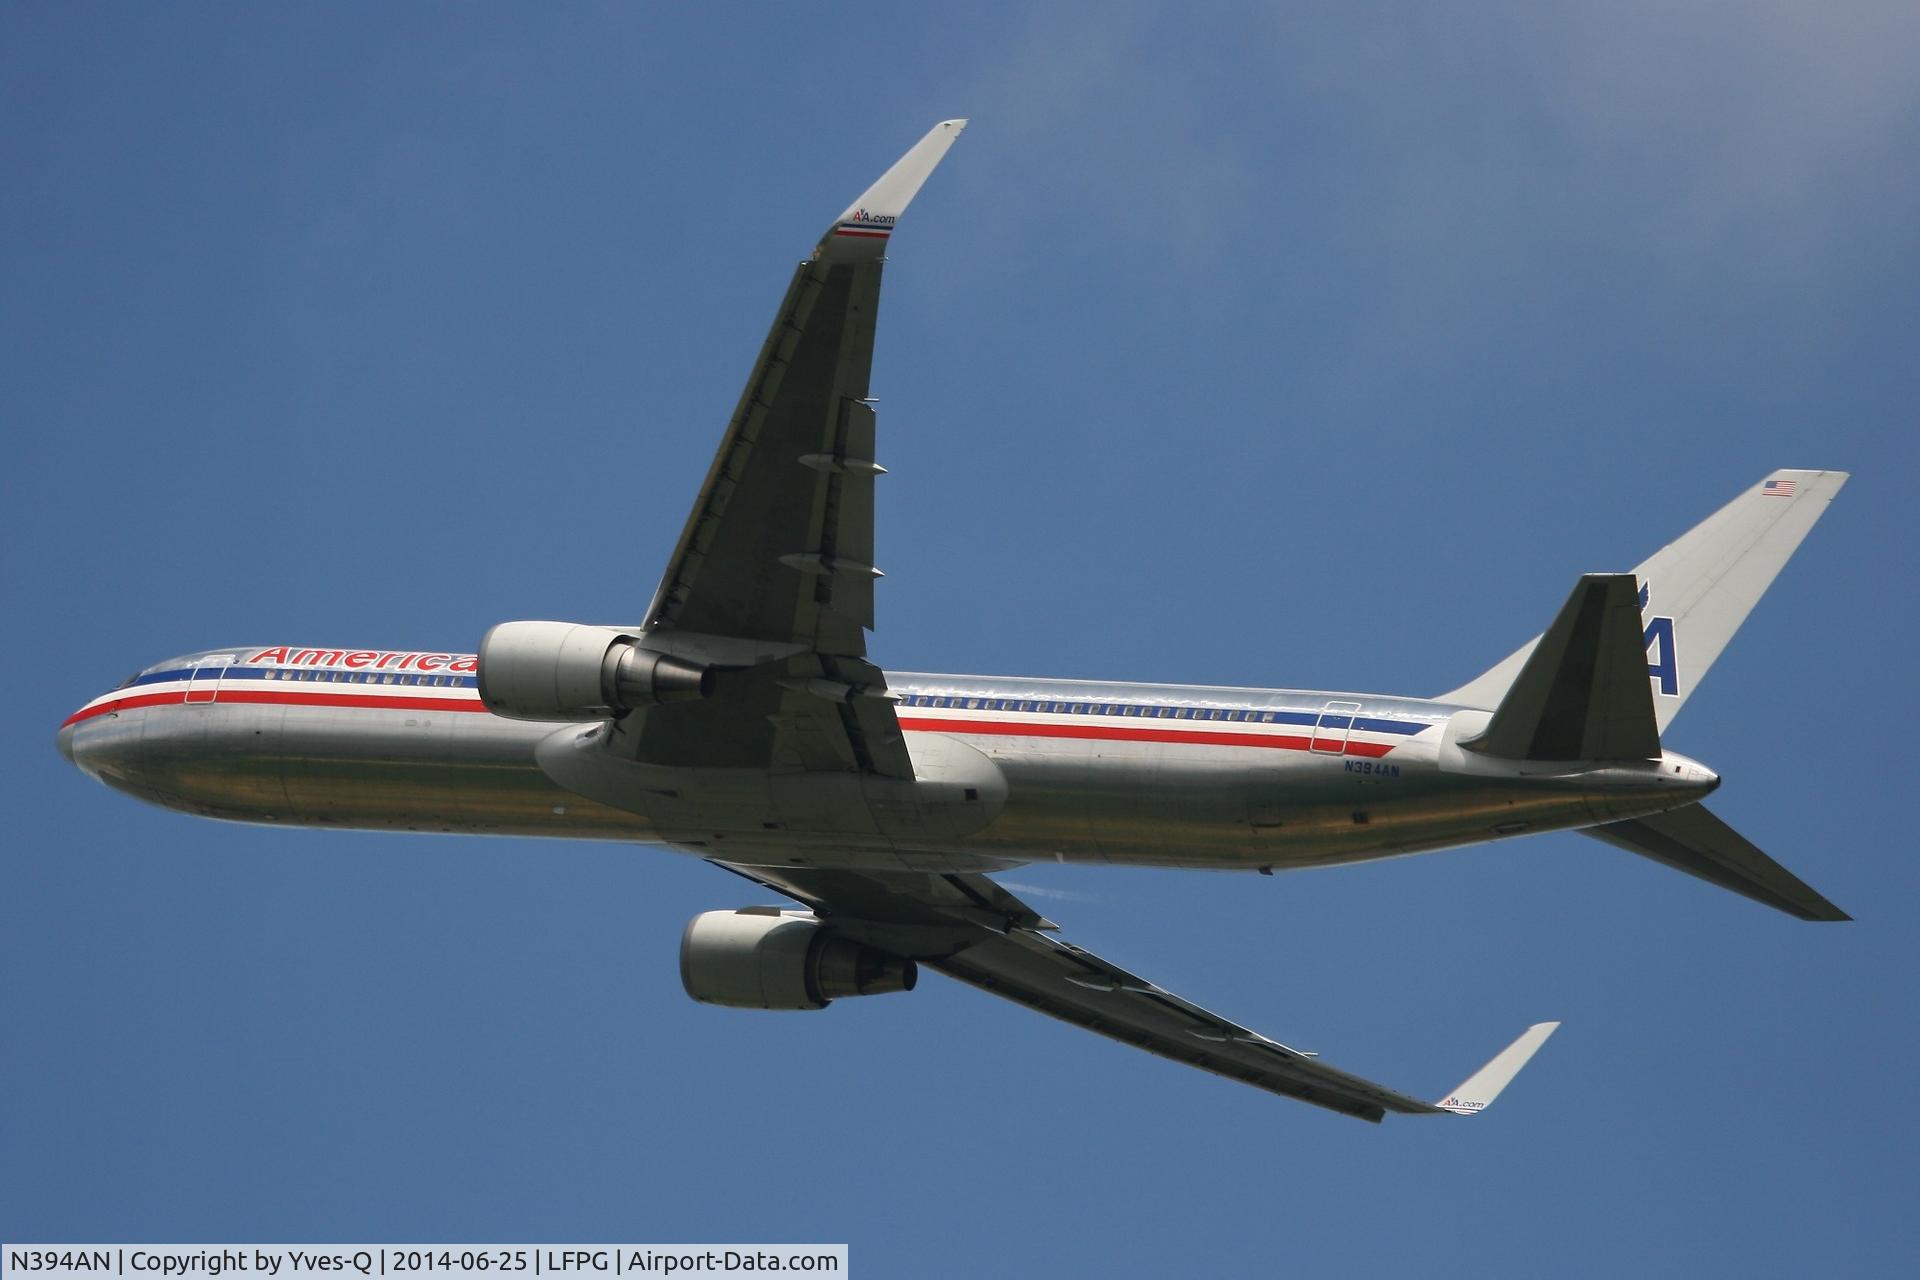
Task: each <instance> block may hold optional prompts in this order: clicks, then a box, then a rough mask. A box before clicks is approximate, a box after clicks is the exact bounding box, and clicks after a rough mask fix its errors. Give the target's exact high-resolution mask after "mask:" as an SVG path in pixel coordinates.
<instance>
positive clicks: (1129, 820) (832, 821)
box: [59, 646, 1718, 870]
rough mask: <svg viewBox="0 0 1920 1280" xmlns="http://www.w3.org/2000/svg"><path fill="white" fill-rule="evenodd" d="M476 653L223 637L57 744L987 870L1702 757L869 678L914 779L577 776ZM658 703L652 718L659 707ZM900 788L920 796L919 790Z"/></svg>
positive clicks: (1336, 857)
mask: <svg viewBox="0 0 1920 1280" xmlns="http://www.w3.org/2000/svg"><path fill="white" fill-rule="evenodd" d="M475 665H476V664H475V659H474V657H473V655H470V654H448V653H425V652H420V651H406V650H343V649H302V648H298V647H294V646H285V647H270V648H261V647H240V648H232V649H219V650H207V651H203V652H200V653H194V654H188V655H185V656H183V657H181V658H176V659H172V660H170V661H168V662H163V663H159V664H156V665H155V666H153V667H150V668H148V669H146V670H144V671H142V672H140V673H139V674H138V675H136V676H134V677H132V678H131V679H129V680H128V681H126V682H125V683H124V684H122V685H121V686H120V687H119V688H117V689H114V690H112V691H111V692H109V693H106V694H103V695H101V696H100V697H98V698H95V699H93V700H92V701H90V702H89V703H87V704H86V705H85V706H84V707H82V708H81V709H80V710H78V711H76V712H75V713H74V714H73V716H71V717H70V718H69V719H68V721H67V722H66V724H64V725H63V726H62V727H61V729H60V735H59V736H60V747H61V750H62V751H63V752H64V753H65V754H66V755H67V756H68V757H69V758H70V759H71V760H73V761H74V763H76V764H77V765H79V766H80V767H81V768H82V769H84V770H85V771H87V772H88V773H91V774H93V775H94V776H95V777H97V778H99V779H100V780H101V781H103V782H106V783H108V784H109V785H111V786H114V787H116V788H118V789H120V790H122V791H126V792H128V793H130V794H132V795H135V796H137V797H139V798H141V799H144V800H148V801H151V802H153V803H156V804H161V805H165V806H167V807H170V808H175V809H181V810H184V811H187V812H192V813H197V814H201V815H204V816H208V817H216V818H225V819H231V820H236V821H242V822H256V823H276V824H290V825H297V826H319V827H346V828H367V829H376V830H406V831H439V832H460V833H469V834H499V835H518V836H566V837H573V838H586V839H601V840H623V841H635V842H652V843H662V844H667V845H671V846H674V847H678V848H681V849H684V850H686V851H688V852H693V853H697V854H699V855H701V856H706V857H715V858H720V859H722V860H727V861H735V862H748V863H751V862H798V861H804V862H806V863H808V864H811V865H847V866H859V867H866V868H870V869H871V868H882V869H895V868H897V869H916V870H991V869H995V868H1000V867H1007V866H1013V865H1018V864H1021V863H1027V862H1033V861H1040V860H1045V861H1059V862H1071V863H1113V864H1133V865H1153V866H1178V867H1207V868H1220V869H1236V868H1237V869H1253V868H1260V869H1268V868H1271V869H1275V870H1280V869H1288V868H1295V867H1303V866H1316V865H1330V864H1335V863H1342V862H1353V861H1359V860H1364V859H1369V858H1378V857H1388V856H1394V855H1399V854H1407V853H1415V852H1421V851H1424V850H1431V849H1438V848H1445V847H1448V846H1453V845H1459V844H1468V843H1474V842H1478V841H1482V840H1489V839H1498V838H1501V837H1505V836H1511V835H1518V834H1521V833H1523V832H1534V831H1544V830H1554V829H1563V828H1569V827H1580V826H1589V825H1593V824H1596V823H1601V822H1609V821H1616V820H1619V819H1623V818H1628V817H1633V816H1637V815H1640V814H1645V813H1651V812H1657V811H1660V810H1664V809H1670V808H1674V807H1677V806H1679V805H1683V804H1687V803H1690V802H1692V801H1694V800H1697V799H1699V798H1700V797H1701V796H1703V795H1705V794H1706V793H1707V792H1708V791H1710V790H1712V788H1713V787H1714V786H1715V785H1717V783H1718V778H1717V777H1716V776H1715V775H1714V774H1712V772H1711V771H1709V770H1707V769H1705V768H1704V767H1703V766H1700V765H1698V764H1697V763H1695V762H1694V761H1691V760H1689V759H1687V758H1686V757H1683V756H1679V755H1677V754H1675V753H1671V752H1668V753H1666V754H1665V755H1664V756H1663V757H1662V758H1661V759H1659V760H1650V761H1645V762H1631V763H1620V764H1608V765H1603V766H1596V765H1594V764H1592V763H1591V762H1588V763H1585V764H1579V763H1570V764H1568V765H1567V766H1565V767H1559V766H1555V765H1552V764H1541V763H1539V762H1529V763H1527V764H1524V765H1516V764H1514V763H1512V762H1507V761H1494V760H1489V759H1487V758H1485V757H1483V756H1480V755H1478V754H1476V753H1475V752H1473V751H1471V750H1468V749H1463V748H1462V746H1461V745H1460V744H1461V742H1462V741H1464V740H1466V739H1470V738H1471V737H1472V736H1473V735H1474V734H1476V733H1478V732H1479V731H1480V730H1481V729H1483V728H1484V727H1485V724H1486V720H1487V713H1486V712H1484V711H1481V710H1477V709H1473V708H1466V707H1460V706H1454V705H1450V704H1446V703H1440V702H1433V701H1429V700H1425V699H1418V698H1399V697H1385V696H1380V695H1373V694H1346V693H1332V692H1312V691H1302V690H1284V689H1239V688H1213V687H1202V686H1191V685H1141V684H1120V683H1110V682H1093V681H1063V680H1042V679H1024V678H1010V677H993V676H958V675H929V674H915V673H889V674H888V676H887V684H888V696H889V697H890V698H891V699H892V700H893V702H894V703H895V707H896V715H897V716H898V719H899V722H900V726H901V729H902V730H903V731H904V733H905V735H906V739H907V744H908V749H909V751H910V753H911V754H912V755H913V757H914V761H915V766H916V769H915V772H916V776H917V778H918V779H919V781H918V782H916V783H909V784H903V785H904V786H905V787H907V788H909V790H908V791H905V792H902V791H899V790H898V789H896V790H894V791H892V792H888V793H885V794H883V793H881V792H879V791H875V790H872V789H868V790H867V791H862V790H861V789H860V788H859V787H858V786H857V785H853V784H849V783H848V782H847V781H846V780H845V779H840V778H833V777H828V776H824V775H805V774H798V775H794V776H790V777H787V778H785V779H782V778H780V777H778V776H775V777H773V778H771V779H769V778H767V777H766V776H764V775H759V774H756V775H755V776H754V777H752V778H747V777H732V776H723V775H726V774H727V773H728V771H724V770H708V771H701V772H696V771H676V770H673V769H671V768H670V767H669V768H665V769H661V768H659V767H658V766H655V767H653V768H651V769H650V770H649V771H648V782H647V785H645V786H643V787H640V788H638V790H639V791H640V792H642V793H644V797H645V798H644V799H642V800H638V801H635V800H630V799H627V798H626V797H627V796H628V795H630V794H632V793H633V791H634V790H635V789H634V788H630V787H629V788H626V789H623V790H622V791H620V792H619V793H618V795H617V796H616V797H615V801H616V802H613V803H609V802H606V801H605V800H597V799H592V798H589V796H590V795H593V794H598V793H597V792H596V790H595V788H594V787H593V786H591V785H578V784H574V785H569V786H563V785H561V783H560V782H557V781H556V780H555V775H556V774H557V775H559V776H560V777H562V778H567V779H568V781H569V783H572V779H571V778H570V777H569V775H568V771H567V769H566V768H565V764H564V760H563V759H558V760H557V759H556V753H559V754H561V755H564V753H566V752H567V750H568V749H569V748H570V747H571V746H572V745H573V744H574V743H575V742H576V741H585V740H589V739H591V737H592V735H593V733H594V732H595V729H594V728H593V727H592V726H589V725H584V724H577V723H565V722H529V721H520V720H510V719H505V718H503V717H500V716H497V715H494V714H492V713H490V712H489V711H488V710H487V708H486V707H485V706H484V705H483V704H482V703H481V700H480V695H479V691H478V689H477V687H476V679H475ZM656 714H657V712H656ZM913 788H918V790H912V789H913Z"/></svg>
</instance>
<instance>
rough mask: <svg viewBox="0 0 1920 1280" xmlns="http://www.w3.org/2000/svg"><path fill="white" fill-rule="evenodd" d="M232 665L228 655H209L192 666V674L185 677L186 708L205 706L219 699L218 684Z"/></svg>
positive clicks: (230, 657) (231, 658) (231, 659)
mask: <svg viewBox="0 0 1920 1280" xmlns="http://www.w3.org/2000/svg"><path fill="white" fill-rule="evenodd" d="M232 665H233V655H232V654H230V653H210V654H208V655H207V656H206V657H204V658H202V659H200V661H199V662H197V663H195V664H194V667H193V674H192V675H191V676H189V677H187V696H186V698H185V699H184V701H185V702H186V704H187V705H188V706H206V705H209V704H211V703H213V702H214V701H216V700H218V698H219V697H220V682H221V681H222V680H224V679H226V676H227V668H228V667H230V666H232Z"/></svg>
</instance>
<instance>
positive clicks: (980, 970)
mask: <svg viewBox="0 0 1920 1280" xmlns="http://www.w3.org/2000/svg"><path fill="white" fill-rule="evenodd" d="M715 865H717V866H721V867H724V868H726V869H727V870H729V871H732V872H734V873H736V874H738V875H742V876H745V877H746V878H747V879H749V880H752V881H754V882H756V883H758V884H760V885H763V886H765V887H767V888H769V889H773V890H775V891H777V892H779V893H783V894H786V895H787V896H788V897H791V898H794V899H795V900H797V901H799V902H801V903H803V904H804V905H806V906H808V907H811V908H813V910H814V913H815V914H816V915H818V916H820V917H822V918H823V919H824V920H825V921H826V922H827V924H828V927H830V928H832V929H834V930H836V931H837V932H841V933H844V934H845V935H846V936H848V937H849V938H852V939H853V940H855V941H858V942H863V943H865V944H867V945H868V946H873V947H878V948H880V949H882V950H885V951H890V952H892V953H894V954H896V955H907V956H911V957H913V958H914V959H915V960H916V961H917V962H918V963H920V964H923V965H926V966H927V967H929V968H932V969H937V970H939V971H940V972H941V973H944V974H946V975H948V976H949V977H953V978H958V979H959V980H960V981H962V982H965V983H969V984H971V985H973V986H976V987H979V988H980V989H981V990H982V991H986V992H989V993H991V994H993V995H996V996H1000V997H1002V998H1004V999H1007V1000H1012V1001H1013V1002H1015V1003H1016V1004H1023V1005H1025V1006H1027V1007H1028V1008H1029V1009H1036V1010H1038V1011H1039V1012H1041V1013H1044V1014H1047V1015H1049V1016H1050V1017H1054V1018H1058V1019H1060V1020H1061V1021H1063V1022H1070V1023H1072V1024H1074V1025H1075V1026H1079V1027H1085V1028H1086V1029H1087V1030H1089V1031H1097V1032H1099V1033H1100V1034H1101V1035H1104V1036H1107V1037H1110V1038H1111V1039H1114V1040H1118V1041H1120V1042H1122V1043H1124V1044H1130V1045H1133V1046H1134V1047H1135V1048H1140V1049H1145V1050H1147V1051H1148V1052H1149V1053H1157V1054H1159V1055H1160V1056H1161V1057H1163V1058H1171V1059H1173V1060H1174V1061H1175V1062H1184V1063H1186V1064H1188V1065H1189V1066H1195V1067H1200V1068H1202V1069H1204V1070H1207V1071H1211V1072H1213V1073H1214V1074H1216V1075H1222V1076H1226V1077H1228V1078H1230V1079H1233V1080H1240V1081H1243V1082H1245V1083H1247V1084H1250V1085H1253V1086H1254V1087H1255V1088H1258V1089H1264V1090H1266V1091H1267V1092H1269V1093H1277V1094H1281V1095H1284V1096H1286V1097H1289V1098H1298V1099H1300V1100H1301V1101H1302V1102H1311V1103H1313V1104H1314V1105H1315V1106H1320V1107H1326V1108H1327V1109H1329V1110H1332V1111H1338V1112H1341V1113H1342V1114H1344V1115H1350V1116H1356V1117H1358V1118H1360V1119H1362V1120H1371V1121H1374V1122H1376V1123H1377V1122H1378V1121H1379V1120H1381V1119H1382V1118H1383V1117H1384V1116H1385V1115H1386V1113H1387V1112H1389V1111H1393V1112H1398V1113H1401V1114H1405V1115H1440V1114H1453V1115H1472V1114H1475V1113H1476V1112H1479V1111H1482V1110H1484V1109H1485V1108H1486V1107H1487V1105H1488V1104H1489V1103H1491V1102H1492V1101H1493V1099H1494V1098H1495V1096H1497V1095H1498V1094H1499V1092H1500V1091H1501V1090H1502V1089H1503V1088H1505V1087H1506V1085H1507V1083H1508V1081H1510V1080H1512V1079H1513V1077H1514V1076H1515V1075H1517V1074H1518V1073H1519V1071H1520V1068H1521V1067H1523V1066H1525V1065H1526V1063H1527V1060H1528V1059H1529V1058H1531V1057H1532V1056H1533V1054H1534V1052H1535V1051H1536V1050H1537V1049H1539V1047H1540V1046H1541V1045H1542V1044H1543V1043H1545V1042H1546V1039H1547V1037H1548V1036H1550V1035H1552V1034H1553V1032H1554V1030H1555V1029H1556V1028H1557V1027H1558V1026H1559V1025H1560V1024H1559V1023H1557V1022H1542V1023H1537V1024H1535V1025H1534V1026H1532V1027H1529V1028H1528V1029H1527V1030H1526V1031H1525V1032H1524V1033H1522V1034H1521V1036H1520V1038H1519V1039H1517V1040H1515V1041H1514V1042H1513V1043H1512V1044H1511V1045H1509V1046H1508V1047H1507V1048H1506V1049H1505V1050H1503V1051H1502V1052H1501V1053H1500V1054H1499V1055H1497V1056H1496V1057H1495V1058H1494V1059H1493V1060H1492V1061H1491V1062H1489V1063H1487V1065H1486V1066H1485V1067H1483V1068H1481V1069H1480V1070H1479V1071H1478V1072H1475V1073H1474V1074H1473V1075H1472V1076H1470V1077H1468V1079H1467V1080H1466V1081H1465V1082H1464V1083H1462V1084H1461V1085H1460V1086H1459V1088H1457V1089H1455V1090H1453V1091H1452V1092H1451V1093H1449V1094H1447V1095H1446V1096H1445V1097H1444V1098H1442V1099H1441V1100H1440V1101H1438V1102H1423V1101H1421V1100H1420V1099H1418V1098H1414V1097H1409V1096H1408V1095H1406V1094H1403V1093H1397V1092H1395V1091H1394V1090H1392V1089H1388V1088H1385V1087H1383V1086H1381V1085H1377V1084H1374V1083H1373V1082H1372V1081H1370V1080H1363V1079H1361V1078H1360V1077H1359V1076H1355V1075H1349V1074H1348V1073H1346V1072H1344V1071H1340V1070H1338V1069H1336V1068H1334V1067H1330V1066H1327V1065H1326V1064H1325V1063H1322V1062H1320V1061H1319V1060H1318V1058H1317V1057H1316V1056H1315V1055H1314V1054H1311V1053H1305V1052H1302V1051H1300V1050H1298V1049H1293V1048H1289V1047H1288V1046H1287V1045H1284V1044H1281V1043H1280V1042H1279V1041H1277V1040H1273V1039H1270V1038H1269V1037H1267V1036H1264V1035H1261V1034H1260V1033H1259V1032H1257V1031H1253V1030H1251V1029H1249V1028H1247V1027H1243V1026H1241V1025H1240V1024H1239V1023H1237V1022H1233V1021H1230V1020H1229V1019H1226V1018H1223V1017H1221V1016H1220V1015H1218V1014H1215V1013H1210V1012H1208V1011H1207V1010H1205V1009H1202V1008H1201V1007H1200V1006H1199V1005H1196V1004H1194V1003H1192V1002H1191V1001H1188V1000H1183V999H1181V998H1180V997H1179V996H1177V995H1174V994H1173V993H1172V992H1170V991H1167V990H1165V989H1163V988H1161V987H1160V986H1159V985H1157V984H1155V983H1153V982H1151V981H1149V980H1147V979H1145V978H1142V977H1139V976H1137V975H1135V974H1132V973H1129V972H1128V971H1127V970H1125V969H1122V968H1120V967H1119V966H1118V965H1115V964H1112V963H1111V962H1109V961H1107V960H1103V959H1101V958H1100V957H1099V956H1097V955H1094V954H1093V953H1092V952H1091V951H1087V950H1085V949H1084V948H1082V947H1077V946H1075V945H1073V944H1072V943H1071V942H1067V941H1065V940H1063V939H1061V938H1058V937H1055V936H1054V932H1055V931H1056V930H1057V928H1058V926H1056V925H1055V924H1053V923H1052V922H1051V921H1049V920H1046V919H1044V918H1043V917H1041V916H1040V915H1039V914H1038V913H1037V912H1035V911H1034V910H1033V909H1032V908H1031V907H1029V906H1027V905H1026V904H1025V903H1024V902H1021V901H1020V899H1019V898H1017V897H1015V896H1014V895H1013V894H1011V893H1009V892H1008V891H1007V890H1006V889H1004V888H1002V887H1001V886H1000V885H998V884H996V883H994V882H993V881H992V880H989V879H987V878H986V877H985V876H981V875H940V874H933V873H923V874H891V873H888V874H866V873H862V872H854V871H827V870H818V869H812V868H798V867H750V866H737V865H734V864H730V863H724V862H722V863H716V864H715Z"/></svg>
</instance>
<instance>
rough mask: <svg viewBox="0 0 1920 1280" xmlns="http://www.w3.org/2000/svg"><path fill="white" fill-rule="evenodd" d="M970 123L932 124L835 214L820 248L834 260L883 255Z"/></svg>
mask: <svg viewBox="0 0 1920 1280" xmlns="http://www.w3.org/2000/svg"><path fill="white" fill-rule="evenodd" d="M966 127H967V122H966V121H965V120H942V121H941V122H940V123H939V124H937V125H935V126H933V128H932V129H929V130H928V131H927V136H926V137H924V138H922V139H920V141H918V142H916V143H914V144H913V147H912V148H911V149H910V150H909V151H908V152H907V154H905V155H903V156H901V157H900V158H899V159H898V160H896V161H894V162H893V167H892V168H891V169H889V170H887V171H886V172H885V173H883V174H881V175H880V180H879V181H878V182H876V183H874V184H873V185H872V186H870V187H868V188H867V189H866V190H865V191H864V192H862V193H861V195H860V198H859V199H858V200H855V201H854V202H853V203H852V204H850V205H848V206H847V211H846V212H845V213H843V214H841V215H840V216H839V217H838V218H836V219H834V223H833V226H832V227H830V228H828V230H827V234H826V235H825V236H823V237H822V238H821V240H820V247H819V248H818V249H817V250H815V252H816V253H817V254H818V255H819V256H821V257H824V258H826V259H828V260H829V261H831V262H870V261H872V260H873V259H875V258H878V257H880V256H881V255H882V254H884V253H885V252H886V251H887V238H888V237H889V236H891V235H892V234H893V227H894V224H895V223H897V222H898V221H899V220H900V215H901V214H903V213H905V212H906V211H907V205H908V204H910V203H911V202H912V201H913V197H914V196H915V194H917V193H918V192H919V190H920V188H921V186H922V184H924V183H925V182H926V180H927V175H929V174H931V173H932V172H933V170H934V166H936V165H938V164H939V163H940V160H941V157H943V156H945V155H946V154H947V148H948V147H951V146H952V145H953V140H954V139H955V138H957V137H959V136H960V131H961V130H962V129H965V128H966Z"/></svg>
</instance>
